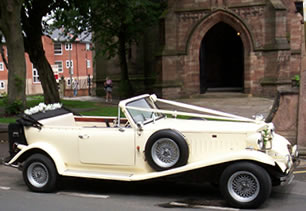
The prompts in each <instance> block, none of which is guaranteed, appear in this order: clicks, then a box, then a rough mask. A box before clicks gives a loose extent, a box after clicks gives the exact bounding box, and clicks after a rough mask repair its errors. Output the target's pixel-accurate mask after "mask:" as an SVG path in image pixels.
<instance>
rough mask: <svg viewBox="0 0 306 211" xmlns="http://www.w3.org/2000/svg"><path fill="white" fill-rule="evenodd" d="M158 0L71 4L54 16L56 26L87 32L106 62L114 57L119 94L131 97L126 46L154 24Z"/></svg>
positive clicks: (78, 1)
mask: <svg viewBox="0 0 306 211" xmlns="http://www.w3.org/2000/svg"><path fill="white" fill-rule="evenodd" d="M163 2H164V1H160V0H155V1H153V0H116V1H114V0H88V1H82V0H74V1H72V2H71V4H70V6H71V9H70V10H66V11H64V10H58V11H57V12H56V15H55V17H56V20H57V22H56V26H57V27H58V26H60V25H64V26H65V28H66V29H67V30H68V31H69V30H70V32H71V31H73V32H75V33H80V32H81V31H85V30H87V31H91V32H93V33H94V38H95V40H96V41H97V42H98V44H99V49H100V50H101V51H102V53H103V54H104V55H106V56H107V58H109V59H110V58H112V57H114V56H118V58H119V61H120V69H121V80H120V92H121V95H122V96H123V97H127V96H131V95H132V94H133V90H132V86H131V83H130V80H129V75H128V65H127V59H126V57H127V56H126V54H127V46H128V45H129V44H130V43H133V42H137V41H139V40H140V39H141V37H142V35H143V33H144V32H145V30H147V29H148V27H150V26H152V25H153V24H156V22H157V21H158V18H159V16H160V15H161V13H162V11H163V8H164V6H165V5H164V3H163Z"/></svg>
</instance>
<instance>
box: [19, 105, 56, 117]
mask: <svg viewBox="0 0 306 211" xmlns="http://www.w3.org/2000/svg"><path fill="white" fill-rule="evenodd" d="M61 107H62V104H60V103H54V104H48V105H46V104H44V103H39V104H38V105H37V106H35V107H32V108H29V109H26V110H25V111H24V113H25V114H26V115H33V114H36V113H39V112H43V113H44V112H46V111H52V110H56V109H59V108H61Z"/></svg>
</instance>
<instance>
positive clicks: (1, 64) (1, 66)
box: [0, 62, 4, 71]
mask: <svg viewBox="0 0 306 211" xmlns="http://www.w3.org/2000/svg"><path fill="white" fill-rule="evenodd" d="M0 71H4V63H3V62H0Z"/></svg>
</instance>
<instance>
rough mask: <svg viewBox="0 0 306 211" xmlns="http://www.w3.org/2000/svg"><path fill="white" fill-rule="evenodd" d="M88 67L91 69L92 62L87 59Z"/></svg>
mask: <svg viewBox="0 0 306 211" xmlns="http://www.w3.org/2000/svg"><path fill="white" fill-rule="evenodd" d="M86 67H87V68H90V67H91V61H90V60H89V59H86Z"/></svg>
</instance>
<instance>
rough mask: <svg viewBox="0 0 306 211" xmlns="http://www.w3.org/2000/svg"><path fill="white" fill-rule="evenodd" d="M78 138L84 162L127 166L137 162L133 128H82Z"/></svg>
mask: <svg viewBox="0 0 306 211" xmlns="http://www.w3.org/2000/svg"><path fill="white" fill-rule="evenodd" d="M78 139H79V140H78V142H79V156H80V161H81V162H82V163H86V164H105V165H125V166H130V165H134V163H135V132H134V129H133V128H82V129H81V131H80V135H79V138H78Z"/></svg>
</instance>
